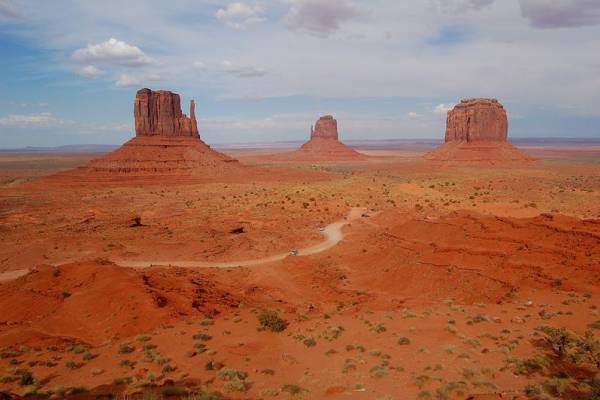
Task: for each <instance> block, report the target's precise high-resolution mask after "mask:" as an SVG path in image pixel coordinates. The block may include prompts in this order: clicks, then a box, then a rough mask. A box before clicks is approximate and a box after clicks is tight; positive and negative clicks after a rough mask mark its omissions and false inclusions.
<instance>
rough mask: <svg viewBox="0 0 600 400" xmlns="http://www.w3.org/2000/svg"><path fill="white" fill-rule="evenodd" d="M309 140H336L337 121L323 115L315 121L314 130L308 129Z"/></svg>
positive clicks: (330, 116)
mask: <svg viewBox="0 0 600 400" xmlns="http://www.w3.org/2000/svg"><path fill="white" fill-rule="evenodd" d="M310 138H311V139H315V138H321V139H333V140H338V127H337V121H336V120H335V119H334V118H333V116H332V115H324V116H322V117H321V118H319V119H318V120H317V122H316V123H315V125H314V129H313V127H312V126H311V127H310Z"/></svg>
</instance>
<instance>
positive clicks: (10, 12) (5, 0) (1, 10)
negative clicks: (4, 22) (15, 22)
mask: <svg viewBox="0 0 600 400" xmlns="http://www.w3.org/2000/svg"><path fill="white" fill-rule="evenodd" d="M0 15H1V16H3V17H7V18H20V17H21V14H20V13H19V11H18V10H17V7H15V5H14V4H12V3H11V2H10V0H0Z"/></svg>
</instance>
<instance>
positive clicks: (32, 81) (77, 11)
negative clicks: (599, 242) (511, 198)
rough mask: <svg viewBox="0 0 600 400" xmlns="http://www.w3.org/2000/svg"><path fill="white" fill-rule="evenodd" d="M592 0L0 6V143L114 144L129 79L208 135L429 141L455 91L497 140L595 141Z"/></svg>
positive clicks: (112, 1) (597, 84)
mask: <svg viewBox="0 0 600 400" xmlns="http://www.w3.org/2000/svg"><path fill="white" fill-rule="evenodd" d="M599 48H600V4H599V3H598V2H596V1H589V0H584V1H576V0H556V1H553V2H551V3H548V2H547V1H545V0H502V1H500V0H408V1H402V2H398V1H395V0H370V1H359V0H271V1H267V0H263V1H259V0H257V1H250V0H247V1H246V0H244V1H217V0H181V1H176V0H173V1H170V2H164V1H159V0H130V1H127V2H122V1H116V0H105V1H103V2H90V1H77V0H54V1H51V2H39V1H34V0H0V54H1V55H2V57H1V59H2V62H1V63H0V148H7V147H21V146H51V145H63V144H80V143H106V144H118V143H122V142H124V141H125V140H127V139H128V138H129V137H131V136H132V135H133V129H132V123H133V121H132V119H133V116H132V103H133V97H134V95H135V91H136V90H137V89H139V88H141V87H150V88H152V89H169V90H172V91H175V92H177V93H180V94H181V95H182V98H183V101H184V104H183V105H182V106H183V108H184V110H185V109H186V107H187V102H188V101H189V99H190V98H194V99H195V100H196V102H197V103H198V113H197V114H198V118H199V127H200V131H201V136H202V137H203V139H204V140H205V141H207V142H208V143H213V144H219V143H242V142H269V141H282V140H303V139H305V138H306V136H307V134H308V132H309V129H310V125H311V124H312V123H314V120H316V119H317V118H318V116H319V115H322V114H325V113H331V114H334V115H335V116H336V118H337V119H338V121H339V125H340V130H341V135H342V138H346V139H365V138H367V139H389V138H442V137H443V134H444V124H445V113H446V112H447V110H448V109H449V108H450V107H452V106H453V105H454V104H456V103H457V102H458V101H460V99H461V98H465V97H496V98H498V99H499V100H500V101H501V102H502V103H503V104H504V105H505V107H506V108H507V110H508V112H509V118H510V131H509V136H510V137H600V52H599V51H598V49H599Z"/></svg>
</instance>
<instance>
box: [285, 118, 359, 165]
mask: <svg viewBox="0 0 600 400" xmlns="http://www.w3.org/2000/svg"><path fill="white" fill-rule="evenodd" d="M284 156H285V157H288V158H290V159H293V160H298V161H361V160H365V159H366V158H367V157H366V156H365V155H363V154H361V153H359V152H358V151H356V150H354V149H353V148H351V147H349V146H346V145H345V144H343V143H342V142H340V141H339V139H338V126H337V121H336V119H335V118H333V116H332V115H324V116H322V117H321V118H319V119H318V120H317V122H316V123H315V125H314V128H313V127H312V126H311V128H310V140H309V141H308V142H306V143H304V144H303V145H302V146H301V147H300V148H299V149H298V150H297V151H295V152H293V153H290V154H287V155H284Z"/></svg>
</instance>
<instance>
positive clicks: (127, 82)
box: [115, 74, 141, 88]
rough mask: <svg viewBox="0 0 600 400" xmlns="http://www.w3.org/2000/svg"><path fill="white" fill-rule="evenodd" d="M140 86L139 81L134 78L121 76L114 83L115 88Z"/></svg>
mask: <svg viewBox="0 0 600 400" xmlns="http://www.w3.org/2000/svg"><path fill="white" fill-rule="evenodd" d="M140 84H141V80H140V79H139V78H136V77H135V76H131V75H127V74H121V76H119V79H118V80H117V81H116V82H115V86H116V87H120V88H125V87H135V86H139V85H140Z"/></svg>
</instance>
